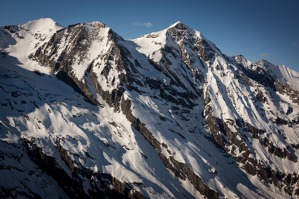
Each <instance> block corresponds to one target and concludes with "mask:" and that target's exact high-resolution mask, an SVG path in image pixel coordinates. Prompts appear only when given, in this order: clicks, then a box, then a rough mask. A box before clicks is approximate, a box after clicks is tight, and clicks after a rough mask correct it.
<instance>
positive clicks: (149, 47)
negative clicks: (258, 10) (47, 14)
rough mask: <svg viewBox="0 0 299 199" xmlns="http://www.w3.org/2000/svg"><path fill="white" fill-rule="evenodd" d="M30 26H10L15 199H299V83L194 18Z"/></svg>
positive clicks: (8, 190) (6, 193) (8, 186)
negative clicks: (155, 26)
mask: <svg viewBox="0 0 299 199" xmlns="http://www.w3.org/2000/svg"><path fill="white" fill-rule="evenodd" d="M41 21H46V22H49V24H50V25H51V27H52V28H46V30H45V27H44V26H43V27H42V29H43V31H45V32H38V27H37V26H38V24H39V22H41ZM32 23H33V25H32ZM28 24H31V25H32V26H27V27H29V28H28V30H25V29H22V25H19V26H7V27H2V28H0V38H1V39H2V40H0V41H1V42H0V47H1V52H3V53H1V57H0V60H1V62H0V63H1V67H0V69H1V74H2V75H1V87H0V88H1V90H2V92H3V95H2V97H1V101H3V102H2V103H1V118H0V119H1V126H0V128H1V132H2V133H1V151H2V152H3V153H2V154H4V155H3V156H2V160H1V168H4V169H2V170H1V173H2V174H3V175H5V176H11V175H12V176H14V177H15V178H16V179H17V180H16V181H15V182H9V183H7V182H3V181H1V186H0V187H1V191H2V193H3V195H2V196H3V197H5V198H6V197H13V196H16V195H18V194H22V195H26V196H28V197H34V196H35V197H37V196H40V197H50V192H51V191H50V190H51V189H54V190H56V192H55V193H56V194H57V195H53V198H55V197H56V196H60V197H62V198H68V197H73V198H97V197H99V198H101V197H124V198H143V197H149V198H161V197H162V198H173V197H175V198H222V197H229V198H239V197H245V198H259V197H266V198H279V197H284V198H291V197H298V193H299V188H298V183H299V181H298V178H299V177H298V172H297V171H298V167H299V165H298V163H297V159H298V155H299V153H298V149H299V147H298V142H299V139H298V130H297V128H298V125H299V122H298V121H299V101H298V99H299V91H298V90H297V89H298V88H297V87H296V83H298V79H297V78H296V75H297V74H298V73H296V72H293V71H292V70H290V69H288V68H286V67H278V68H279V72H273V71H272V72H271V70H273V68H275V65H273V64H270V63H268V62H265V61H261V62H256V63H254V64H253V63H251V62H250V61H248V60H247V59H246V58H245V57H244V56H235V57H228V56H226V55H224V54H223V53H222V52H221V51H220V50H219V49H218V48H217V47H216V45H215V44H213V43H212V42H210V41H209V40H207V39H206V38H205V37H204V36H202V35H201V33H199V32H198V31H195V30H193V29H191V28H189V27H188V26H186V25H184V24H182V23H181V22H177V23H175V24H173V25H172V26H170V27H168V28H166V29H164V30H162V31H159V32H155V33H151V34H148V35H144V36H141V37H139V38H137V39H134V40H124V39H123V38H122V37H121V36H119V35H118V34H117V33H115V32H114V31H113V30H111V29H110V28H109V27H107V26H106V25H105V24H103V23H102V22H91V23H83V24H75V25H70V26H68V27H64V28H63V27H60V26H56V23H54V22H53V21H51V20H49V19H43V20H37V21H33V22H30V23H28ZM53 24H54V26H53ZM43 25H45V24H43ZM46 25H47V24H46ZM23 27H25V26H23ZM30 27H32V28H33V30H32V32H31V31H30ZM33 32H35V33H39V34H32V33H33ZM275 75H276V76H275ZM16 80H18V81H16ZM58 80H61V81H58ZM24 83H25V84H24ZM64 83H66V84H64ZM24 85H25V86H24ZM297 85H298V84H297ZM69 86H70V87H71V88H73V89H74V90H72V89H71V88H70V87H69ZM59 88H60V89H59ZM74 91H76V92H74ZM16 151H19V153H20V154H22V156H21V157H20V156H18V155H16ZM13 162H14V163H13ZM17 162H19V163H20V164H19V165H18V164H16V163H17ZM26 162H27V163H28V162H29V163H30V164H26ZM44 162H48V164H49V165H46V164H44ZM34 170H36V172H33V171H34ZM21 171H23V172H21ZM15 172H18V173H21V174H19V175H20V176H22V177H17V174H16V173H15ZM38 176H42V177H38ZM62 178H64V179H62ZM26 180H31V181H33V182H35V184H34V183H33V184H34V185H32V184H29V183H26ZM37 182H42V184H43V186H41V185H39V183H37ZM22 183H23V184H22ZM34 186H35V187H37V188H34ZM26 187H27V188H26ZM26 190H29V191H26ZM273 192H274V193H275V194H274V195H273ZM56 198H57V197H56Z"/></svg>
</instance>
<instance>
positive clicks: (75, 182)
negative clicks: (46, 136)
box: [24, 139, 143, 199]
mask: <svg viewBox="0 0 299 199" xmlns="http://www.w3.org/2000/svg"><path fill="white" fill-rule="evenodd" d="M24 141H25V144H26V146H27V152H28V155H29V157H30V158H31V160H32V161H33V162H35V163H36V164H37V165H38V166H39V167H40V168H41V169H42V170H43V171H45V172H46V173H47V174H48V175H49V176H51V177H53V179H54V180H55V181H56V182H57V183H58V184H59V186H60V187H61V188H62V189H63V190H64V191H65V193H66V194H67V195H68V196H69V197H70V198H86V199H89V198H99V199H100V198H138V199H139V198H143V196H142V194H141V193H140V192H138V191H137V190H134V189H133V187H132V186H131V185H130V184H128V183H122V182H120V181H119V180H117V179H116V178H114V177H112V176H111V175H110V174H106V173H94V172H93V171H91V170H89V169H87V168H84V167H81V166H80V167H78V166H76V164H74V162H73V161H72V159H71V157H70V156H69V154H68V151H66V150H65V149H64V148H63V147H62V146H61V145H60V144H59V140H57V141H56V143H57V150H58V152H59V154H60V156H61V158H62V159H63V160H64V161H65V162H66V164H67V166H68V169H69V170H70V171H71V176H69V175H68V174H67V173H66V171H65V170H64V169H63V168H62V167H61V166H60V165H59V163H58V162H57V160H56V159H55V158H54V157H51V156H48V155H45V154H44V153H43V150H42V148H39V147H38V146H37V145H36V144H35V143H34V140H26V139H25V140H24ZM81 176H82V177H83V178H82V177H81ZM84 177H85V178H86V179H90V184H91V188H92V189H89V190H88V193H86V192H85V191H84V185H83V180H82V179H84ZM111 185H112V187H113V188H111ZM37 198H38V197H37Z"/></svg>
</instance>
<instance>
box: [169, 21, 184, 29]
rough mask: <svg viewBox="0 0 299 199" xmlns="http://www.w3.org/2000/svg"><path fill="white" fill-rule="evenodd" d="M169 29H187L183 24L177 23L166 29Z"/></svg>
mask: <svg viewBox="0 0 299 199" xmlns="http://www.w3.org/2000/svg"><path fill="white" fill-rule="evenodd" d="M170 28H177V29H187V28H189V27H188V26H186V25H185V24H184V23H183V22H181V21H177V22H175V23H174V24H172V25H171V26H169V27H168V28H167V29H170Z"/></svg>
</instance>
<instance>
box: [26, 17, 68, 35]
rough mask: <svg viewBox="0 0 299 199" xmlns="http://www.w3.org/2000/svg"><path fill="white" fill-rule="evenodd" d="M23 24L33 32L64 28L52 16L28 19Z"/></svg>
mask: <svg viewBox="0 0 299 199" xmlns="http://www.w3.org/2000/svg"><path fill="white" fill-rule="evenodd" d="M21 26H22V27H23V28H25V29H27V30H30V31H31V32H45V31H46V32H47V31H48V30H49V29H52V30H54V31H56V30H59V29H61V28H63V26H61V25H60V24H58V23H57V22H56V21H54V20H53V19H51V18H40V19H37V20H33V21H28V22H27V23H25V24H22V25H21Z"/></svg>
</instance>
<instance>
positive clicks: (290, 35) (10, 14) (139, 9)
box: [0, 0, 299, 72]
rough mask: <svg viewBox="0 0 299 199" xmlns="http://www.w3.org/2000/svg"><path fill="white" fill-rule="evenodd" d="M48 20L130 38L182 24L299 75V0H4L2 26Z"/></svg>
mask: <svg viewBox="0 0 299 199" xmlns="http://www.w3.org/2000/svg"><path fill="white" fill-rule="evenodd" d="M42 17H50V18H53V19H54V20H55V21H57V22H58V23H60V24H62V25H64V26H67V25H70V24H74V23H81V22H91V21H102V22H104V23H105V24H107V25H108V26H109V27H111V28H112V29H113V30H115V31H116V32H117V33H119V34H120V35H121V36H123V37H124V38H126V39H130V38H136V37H138V36H140V35H143V34H146V33H150V32H153V31H158V30H162V29H164V28H166V27H168V26H170V25H171V24H173V23H175V22H176V21H182V22H183V23H185V24H186V25H188V26H190V27H192V28H194V29H196V30H199V31H200V32H202V33H203V34H204V35H205V36H206V37H207V38H208V39H209V40H211V41H212V42H214V43H215V44H216V45H217V46H218V47H219V48H220V50H222V52H223V53H225V54H227V55H229V56H230V55H237V54H243V55H244V56H246V57H247V58H249V60H251V61H253V62H255V61H257V60H260V59H267V60H269V61H271V62H272V63H274V64H284V65H287V66H288V67H290V68H292V69H294V70H296V71H298V72H299V0H285V1H282V0H176V1H174V0H114V1H113V0H85V1H82V0H59V1H58V0H51V1H43V0H21V1H20V0H2V1H1V12H0V25H8V24H20V23H24V22H27V21H29V20H34V19H38V18H42Z"/></svg>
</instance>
